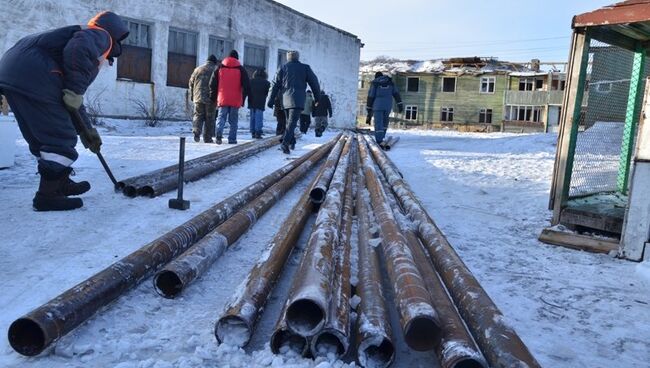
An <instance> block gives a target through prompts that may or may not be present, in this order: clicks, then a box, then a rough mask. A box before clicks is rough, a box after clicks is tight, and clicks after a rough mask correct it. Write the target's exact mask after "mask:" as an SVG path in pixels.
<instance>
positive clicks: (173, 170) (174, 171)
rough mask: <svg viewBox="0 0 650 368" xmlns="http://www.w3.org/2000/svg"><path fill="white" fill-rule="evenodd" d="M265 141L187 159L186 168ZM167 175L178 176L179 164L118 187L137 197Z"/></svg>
mask: <svg viewBox="0 0 650 368" xmlns="http://www.w3.org/2000/svg"><path fill="white" fill-rule="evenodd" d="M272 139H276V140H277V139H278V138H277V137H272V138H267V139H266V140H263V141H267V140H269V141H270V140H272ZM263 141H251V142H247V143H244V144H241V145H238V146H235V147H232V148H228V149H225V150H221V151H217V152H213V153H210V154H207V155H204V156H200V157H197V158H194V159H192V160H189V161H186V162H185V168H186V169H189V168H191V167H194V166H196V165H197V164H200V163H202V162H209V161H214V160H218V159H220V158H223V157H227V156H230V155H234V154H237V152H239V151H241V150H243V149H246V148H249V147H251V146H255V145H258V144H260V143H261V142H263ZM166 176H178V164H174V165H170V166H167V167H163V168H160V169H157V170H154V171H150V172H148V173H145V174H142V175H138V176H133V177H130V178H128V179H125V180H122V181H120V182H118V183H117V184H118V187H119V188H120V189H122V192H123V193H124V194H125V195H127V196H129V197H135V196H137V194H138V189H139V188H141V187H142V186H144V185H147V184H148V183H152V182H156V181H158V180H161V179H162V178H164V177H166Z"/></svg>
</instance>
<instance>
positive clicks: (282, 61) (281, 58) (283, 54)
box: [278, 49, 363, 88]
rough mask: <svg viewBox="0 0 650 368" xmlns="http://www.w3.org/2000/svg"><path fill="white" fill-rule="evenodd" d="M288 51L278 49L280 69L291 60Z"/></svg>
mask: <svg viewBox="0 0 650 368" xmlns="http://www.w3.org/2000/svg"><path fill="white" fill-rule="evenodd" d="M287 52H288V51H287V50H282V49H278V69H280V68H282V66H283V65H284V64H286V63H287V61H289V60H287ZM361 82H362V83H363V79H361ZM361 88H363V87H361Z"/></svg>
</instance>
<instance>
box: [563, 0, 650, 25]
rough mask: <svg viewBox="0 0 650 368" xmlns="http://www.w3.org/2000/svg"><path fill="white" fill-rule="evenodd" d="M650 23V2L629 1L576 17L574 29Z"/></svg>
mask: <svg viewBox="0 0 650 368" xmlns="http://www.w3.org/2000/svg"><path fill="white" fill-rule="evenodd" d="M647 21H650V0H628V1H622V2H620V3H616V4H613V5H608V6H604V7H602V8H600V9H598V10H594V11H591V12H587V13H583V14H580V15H576V16H575V17H574V18H573V28H578V27H595V26H602V25H615V24H629V23H638V22H647Z"/></svg>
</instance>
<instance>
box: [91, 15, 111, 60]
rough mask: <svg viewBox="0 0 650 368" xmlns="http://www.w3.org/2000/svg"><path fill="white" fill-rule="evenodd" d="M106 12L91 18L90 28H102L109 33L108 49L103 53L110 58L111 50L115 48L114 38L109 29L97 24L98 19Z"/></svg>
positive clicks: (104, 56) (103, 55)
mask: <svg viewBox="0 0 650 368" xmlns="http://www.w3.org/2000/svg"><path fill="white" fill-rule="evenodd" d="M104 13H106V12H101V13H98V14H97V15H95V16H94V17H93V19H91V20H89V21H88V28H90V29H101V30H102V31H104V32H106V35H108V41H109V42H108V50H106V52H105V53H103V54H102V55H101V56H102V58H103V59H108V55H110V53H111V50H112V49H113V38H112V37H111V34H110V33H108V31H107V30H105V29H104V28H102V27H100V26H99V25H98V24H97V19H99V17H100V16H102V15H103V14H104Z"/></svg>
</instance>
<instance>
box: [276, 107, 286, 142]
mask: <svg viewBox="0 0 650 368" xmlns="http://www.w3.org/2000/svg"><path fill="white" fill-rule="evenodd" d="M275 118H276V119H277V120H278V125H276V127H275V135H282V136H283V135H284V131H285V130H286V129H287V115H286V114H285V113H284V110H280V111H276V112H275Z"/></svg>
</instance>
